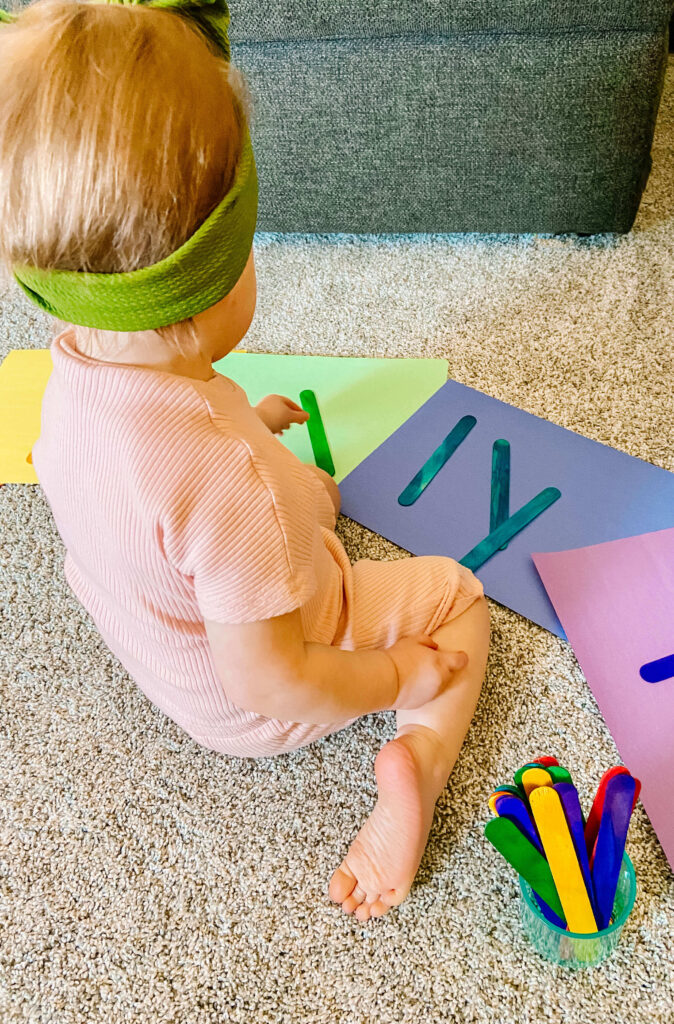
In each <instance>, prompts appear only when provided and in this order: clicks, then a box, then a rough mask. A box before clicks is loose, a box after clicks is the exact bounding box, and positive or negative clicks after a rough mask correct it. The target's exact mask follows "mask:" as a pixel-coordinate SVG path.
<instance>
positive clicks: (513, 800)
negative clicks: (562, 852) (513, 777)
mask: <svg viewBox="0 0 674 1024" xmlns="http://www.w3.org/2000/svg"><path fill="white" fill-rule="evenodd" d="M496 812H497V814H498V816H499V818H508V819H509V820H510V821H512V822H513V824H514V825H516V826H517V828H518V829H519V830H520V832H521V833H522V835H524V836H526V838H527V839H528V840H529V842H530V843H531V845H532V846H533V847H534V849H536V850H538V852H539V853H540V854H541V855H542V856H545V854H544V853H543V845H542V843H541V841H540V839H539V838H538V832H537V831H536V826H535V825H534V822H533V819H532V817H531V815H530V814H529V808H528V807H527V805H526V804H525V803H524V800H520V798H519V797H517V796H511V795H510V794H507V793H506V794H504V795H503V796H502V797H499V798H498V799H497V800H496ZM532 891H533V890H532ZM534 899H535V900H536V903H537V904H538V907H539V910H540V912H541V914H542V915H543V917H545V918H547V920H548V921H551V922H552V924H555V925H557V927H558V928H566V921H565V920H564V919H563V918H561V917H559V916H558V915H557V914H555V912H554V910H552V909H551V908H550V907H549V906H548V905H547V903H546V902H545V900H544V899H543V898H542V897H541V896H539V895H538V893H537V892H534Z"/></svg>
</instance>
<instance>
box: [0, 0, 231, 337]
mask: <svg viewBox="0 0 674 1024" xmlns="http://www.w3.org/2000/svg"><path fill="white" fill-rule="evenodd" d="M13 13H15V14H17V15H18V19H17V21H16V22H13V23H10V22H7V23H3V24H0V264H1V265H2V267H1V269H2V271H3V272H4V274H6V275H7V276H8V277H9V276H10V275H11V266H12V264H13V263H25V264H29V265H31V266H35V267H39V268H42V269H63V270H87V271H93V272H96V271H98V272H102V273H114V272H122V271H130V270H136V269H137V268H139V267H144V266H149V265H150V264H152V263H156V262H158V261H159V260H162V259H164V258H165V257H166V256H168V255H170V253H172V252H174V251H175V249H177V248H178V247H179V246H181V245H182V244H183V243H184V242H185V241H186V240H187V239H188V238H189V237H190V236H191V235H192V234H193V233H194V231H195V230H196V229H197V227H199V225H200V224H201V223H202V222H203V221H204V220H205V219H206V217H207V216H208V215H209V213H211V211H212V210H213V209H214V208H215V207H216V206H217V205H218V203H219V202H220V200H221V199H222V198H223V196H224V195H225V193H226V192H227V191H228V190H229V188H230V187H231V184H232V181H233V178H234V173H235V170H236V165H237V162H238V160H239V156H240V153H241V148H242V144H243V126H244V124H245V120H247V119H249V118H250V116H251V102H250V94H249V92H248V89H247V86H246V83H245V81H244V79H243V76H242V75H241V73H240V72H239V71H238V70H237V69H236V68H234V67H233V66H232V65H231V64H228V63H227V62H226V61H225V60H224V58H223V57H222V55H221V54H219V53H218V52H217V51H216V49H215V47H214V46H212V45H211V43H210V42H209V41H207V40H206V39H205V38H204V36H203V35H201V34H200V32H199V31H198V29H196V28H195V27H194V25H191V24H190V22H189V19H188V18H187V17H184V16H181V15H177V14H176V13H174V12H173V11H166V10H161V9H157V8H152V7H147V6H144V5H142V4H131V5H122V4H118V3H100V2H94V3H88V2H86V0H34V2H33V3H31V4H30V5H29V6H27V7H16V6H15V7H14V10H13ZM55 323H56V325H57V326H58V327H59V329H63V327H65V326H67V325H65V324H63V323H62V322H61V321H59V320H56V321H55ZM75 330H76V334H77V344H78V347H79V348H81V349H82V350H83V351H85V352H86V351H90V350H91V348H92V346H96V347H97V348H98V349H99V350H101V351H107V352H109V353H110V354H112V353H111V351H110V350H111V347H113V346H114V340H115V338H116V339H117V341H118V343H119V340H120V338H122V337H123V338H124V339H125V340H127V341H128V340H129V337H130V335H129V334H124V335H117V333H116V332H111V331H101V330H98V329H96V328H87V327H82V326H76V327H75ZM155 330H156V332H157V334H159V335H160V336H161V337H162V338H163V339H164V340H166V341H167V343H168V344H170V345H173V346H175V347H176V348H177V349H178V350H179V351H180V352H181V353H182V354H184V353H185V351H186V350H189V349H190V348H192V349H193V348H194V346H195V345H196V344H197V339H196V333H195V330H194V324H193V320H192V317H189V318H188V319H187V320H182V321H180V322H179V323H177V324H171V325H168V326H166V327H158V328H156V329H155Z"/></svg>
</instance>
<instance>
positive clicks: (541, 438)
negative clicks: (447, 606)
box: [340, 381, 674, 688]
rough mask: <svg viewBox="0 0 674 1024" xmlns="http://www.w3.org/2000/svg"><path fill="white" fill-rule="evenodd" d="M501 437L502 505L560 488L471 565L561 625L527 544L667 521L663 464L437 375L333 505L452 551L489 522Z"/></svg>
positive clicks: (499, 594) (669, 484)
mask: <svg viewBox="0 0 674 1024" xmlns="http://www.w3.org/2000/svg"><path fill="white" fill-rule="evenodd" d="M471 415H472V416H475V417H476V418H477V424H476V425H475V427H474V428H473V430H472V431H471V432H470V434H469V435H468V437H467V438H466V439H465V441H464V442H463V443H462V444H461V445H460V446H459V448H458V449H457V450H456V452H455V453H454V454H453V455H452V456H451V458H450V459H449V460H448V462H447V463H446V465H445V466H444V467H443V469H442V470H440V472H439V473H438V475H437V476H436V477H435V479H434V480H432V481H431V483H430V484H429V485H428V486H427V487H426V489H425V490H424V491H423V493H422V494H421V495H420V496H419V498H418V499H417V501H415V502H414V504H413V505H410V506H409V507H403V506H401V505H399V504H398V495H399V494H400V493H401V491H403V489H404V488H405V487H406V486H407V484H408V483H409V482H410V480H412V478H413V477H414V476H415V474H416V473H417V472H418V470H419V469H421V467H422V465H423V464H424V462H425V461H426V460H427V459H428V457H429V456H430V455H431V454H432V452H433V451H435V449H436V448H437V447H438V445H439V444H440V442H441V441H442V440H443V438H444V437H446V436H447V434H448V433H449V431H450V430H451V429H452V427H453V426H454V425H455V424H456V423H457V422H458V420H460V419H461V417H462V416H471ZM501 438H503V439H505V440H507V441H509V442H510V461H511V476H510V512H511V514H513V513H514V512H516V511H517V510H518V509H519V508H521V506H522V505H524V504H526V502H528V501H529V500H530V499H531V498H533V497H534V496H535V495H536V494H538V493H539V492H540V491H542V490H543V489H544V488H545V487H558V488H559V489H560V490H561V492H562V496H561V498H560V499H559V500H558V501H556V502H555V503H554V504H553V505H552V506H551V507H550V508H549V509H547V510H546V511H545V512H543V514H542V515H540V516H539V517H538V519H536V520H535V521H534V522H533V523H531V524H530V525H529V526H527V527H525V528H524V530H522V532H521V533H519V534H518V535H517V536H516V537H514V538H513V540H511V541H510V542H509V543H508V547H507V549H506V550H505V551H498V552H497V553H496V554H495V555H494V556H493V557H492V558H491V559H490V560H489V561H488V562H485V564H484V565H483V566H482V567H481V568H480V569H478V570H477V572H476V575H477V576H478V578H479V579H480V580H481V581H482V583H483V584H484V589H485V592H486V593H487V594H488V595H489V596H490V597H492V598H494V600H496V601H499V602H500V603H501V604H504V605H507V606H508V607H509V608H512V609H514V610H515V611H517V612H519V613H520V614H521V615H525V616H526V617H527V618H529V619H531V620H532V621H533V622H537V623H538V624H539V625H541V626H544V627H545V628H546V629H549V630H550V631H551V632H553V633H556V634H557V635H558V636H561V637H563V636H564V631H563V629H562V626H561V623H560V622H559V619H558V617H557V615H556V614H555V610H554V608H553V607H552V605H551V603H550V600H549V598H548V596H547V594H546V593H545V589H544V587H543V585H542V583H541V581H540V578H539V576H538V573H537V572H536V568H535V566H534V564H533V562H532V560H531V552H532V551H540V550H542V549H543V550H544V549H546V548H555V549H560V548H572V547H578V546H581V545H585V544H597V543H600V542H602V541H606V540H615V539H616V538H619V537H625V536H628V535H630V534H634V533H644V532H647V531H649V530H659V529H663V528H665V527H670V526H674V473H668V472H667V471H666V470H664V469H661V468H660V467H658V466H653V465H651V464H650V463H648V462H642V461H641V460H640V459H635V458H633V457H632V456H630V455H626V454H624V453H623V452H618V451H615V450H614V449H613V448H608V447H607V446H606V445H602V444H599V443H598V442H597V441H590V440H589V439H588V438H586V437H582V436H581V435H580V434H575V433H573V431H571V430H566V429H565V428H563V427H558V426H556V425H555V424H554V423H550V422H548V421H547V420H543V419H540V418H539V417H537V416H532V415H531V414H530V413H527V412H523V411H522V410H521V409H516V408H515V407H514V406H511V405H506V403H505V402H500V401H498V400H497V399H495V398H491V397H489V395H484V394H482V393H481V392H480V391H475V390H474V389H473V388H469V387H466V386H465V385H463V384H458V383H457V382H456V381H448V382H447V383H446V384H445V385H443V387H441V388H440V389H439V390H438V391H436V393H435V394H434V395H432V396H431V398H429V399H428V401H427V402H425V403H424V405H422V406H421V408H420V409H419V410H418V411H417V412H416V413H414V415H413V416H411V417H410V418H409V419H408V420H407V421H406V422H405V423H404V424H403V425H402V426H401V427H399V428H398V430H396V431H395V432H394V433H393V434H391V436H390V437H389V438H388V439H387V440H386V441H384V443H383V444H382V445H380V446H379V448H377V449H375V451H374V452H373V453H372V454H371V455H369V456H368V457H367V458H366V459H364V461H363V462H361V463H360V465H359V466H357V467H356V468H355V469H354V470H353V471H352V472H351V473H349V475H348V476H347V477H346V478H345V479H344V480H343V481H342V483H341V484H340V491H341V493H342V511H343V512H344V514H345V515H347V516H349V517H350V518H351V519H355V520H356V521H357V522H359V523H362V524H363V525H364V526H367V527H369V528H370V529H371V530H375V531H376V532H377V533H380V534H382V535H383V536H384V537H387V538H388V539H389V540H392V541H393V542H394V543H396V544H398V545H399V546H400V547H403V548H405V549H406V550H407V551H411V552H412V553H413V554H415V555H451V556H452V557H453V558H456V559H461V558H463V556H464V555H466V554H467V553H468V552H469V551H470V550H471V549H472V548H473V547H474V546H475V545H476V544H477V543H478V542H479V541H481V540H482V539H483V538H484V537H486V536H487V534H488V533H489V516H490V499H491V465H492V446H493V444H494V441H496V440H498V439H501ZM663 653H668V654H669V653H671V649H670V650H669V651H667V652H663ZM644 660H646V659H644ZM642 664H643V662H642ZM654 688H655V687H654Z"/></svg>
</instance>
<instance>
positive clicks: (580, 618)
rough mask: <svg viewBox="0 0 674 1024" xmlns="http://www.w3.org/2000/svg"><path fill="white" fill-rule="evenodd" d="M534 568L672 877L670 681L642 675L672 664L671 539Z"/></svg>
mask: <svg viewBox="0 0 674 1024" xmlns="http://www.w3.org/2000/svg"><path fill="white" fill-rule="evenodd" d="M672 515H673V518H674V510H673V511H672ZM532 558H533V560H534V564H535V565H536V568H537V569H538V572H539V575H540V577H541V580H542V581H543V585H544V586H545V589H546V591H547V593H548V596H549V597H550V600H551V601H552V604H553V605H554V608H555V611H556V612H557V615H558V616H559V619H560V621H561V623H562V625H563V627H564V631H565V632H566V635H567V637H568V639H569V643H570V644H571V646H572V647H573V650H574V652H575V654H576V657H577V658H578V663H579V665H580V667H581V669H582V670H583V674H584V675H585V678H586V679H587V681H588V683H589V686H590V689H591V690H592V692H593V694H594V696H595V699H596V701H597V704H598V705H599V708H600V710H601V713H602V714H603V716H604V719H605V721H606V724H607V726H608V728H609V730H610V732H611V735H612V736H613V739H614V740H615V742H616V746H617V747H618V750H619V751H620V756H621V757H622V759H623V761H624V763H625V766H626V767H627V768H628V769H629V771H630V772H631V773H632V775H635V776H636V777H637V778H639V779H641V783H642V789H641V800H642V802H643V805H644V807H645V809H646V812H647V814H648V816H649V818H650V819H651V823H652V825H653V828H654V829H655V831H656V833H657V835H658V838H659V840H660V842H661V843H662V846H663V849H664V851H665V854H666V856H667V859H668V861H669V863H670V865H671V866H672V867H673V868H674V798H673V796H672V794H673V793H674V679H664V680H662V681H661V682H659V683H647V682H645V681H644V680H643V679H642V678H641V676H640V675H639V669H640V668H641V666H642V665H644V664H645V663H646V662H649V661H655V660H656V659H657V658H664V657H667V656H668V655H671V654H674V529H669V530H657V531H656V532H655V533H644V534H641V535H639V536H637V537H627V538H625V539H624V540H613V541H609V542H608V543H605V544H593V545H592V546H591V547H585V548H574V549H573V550H571V551H551V552H547V553H544V554H533V555H532Z"/></svg>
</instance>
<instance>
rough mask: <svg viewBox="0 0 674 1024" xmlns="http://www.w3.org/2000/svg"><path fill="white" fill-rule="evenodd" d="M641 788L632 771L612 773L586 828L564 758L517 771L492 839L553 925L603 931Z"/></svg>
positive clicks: (502, 796) (500, 804)
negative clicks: (562, 762)
mask: <svg viewBox="0 0 674 1024" xmlns="http://www.w3.org/2000/svg"><path fill="white" fill-rule="evenodd" d="M640 789H641V783H640V782H639V780H638V779H635V778H634V777H633V776H632V775H631V774H630V773H629V771H628V770H627V769H626V768H622V767H615V768H609V770H608V771H607V772H605V773H604V775H603V776H602V779H601V781H600V783H599V787H598V789H597V793H596V796H595V798H594V802H593V804H592V809H591V810H590V813H589V815H588V818H587V821H586V820H585V818H584V816H583V811H582V808H581V805H580V800H579V798H578V793H577V791H576V787H575V786H574V785H573V782H572V780H571V775H570V774H569V772H568V771H567V770H566V768H562V767H561V765H560V764H559V762H558V761H557V760H556V758H554V757H539V758H537V759H536V760H535V761H530V762H529V763H528V764H525V765H523V767H522V768H519V769H518V770H517V771H516V772H515V775H514V785H512V786H511V785H505V786H498V787H497V788H496V789H495V790H494V792H493V793H492V794H491V796H490V797H489V807H490V809H491V810H492V812H493V813H494V814H495V815H496V817H495V818H492V820H491V821H489V822H488V823H487V825H486V827H485V835H486V836H487V839H488V840H489V841H490V843H492V844H493V846H495V847H496V849H497V850H498V851H499V853H501V854H503V856H504V857H505V859H506V860H507V861H508V863H509V864H511V865H512V867H514V868H515V870H516V871H517V872H518V873H519V874H520V875H521V876H522V878H523V879H524V880H525V881H526V882H527V883H528V884H529V886H530V887H531V889H532V890H533V893H534V898H535V900H536V903H537V905H538V907H539V908H540V911H541V913H542V914H543V915H544V917H545V918H546V919H547V920H548V921H550V922H551V923H552V924H554V925H556V926H557V927H558V928H564V929H566V930H568V931H570V932H577V933H581V934H586V935H587V934H592V933H594V932H598V931H603V930H604V929H605V928H608V926H609V925H610V923H611V915H612V912H613V904H614V901H615V895H616V889H617V886H618V879H619V876H620V868H621V865H622V862H623V854H624V851H625V840H626V838H627V830H628V828H629V823H630V818H631V816H632V811H633V809H634V805H635V803H636V801H637V798H638V796H639V791H640Z"/></svg>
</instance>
